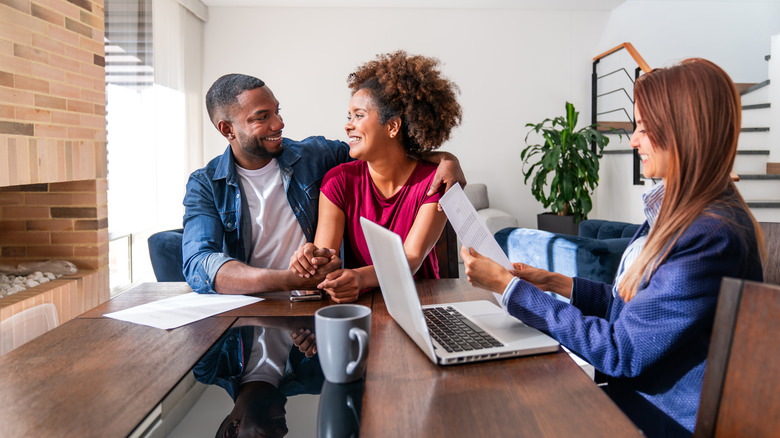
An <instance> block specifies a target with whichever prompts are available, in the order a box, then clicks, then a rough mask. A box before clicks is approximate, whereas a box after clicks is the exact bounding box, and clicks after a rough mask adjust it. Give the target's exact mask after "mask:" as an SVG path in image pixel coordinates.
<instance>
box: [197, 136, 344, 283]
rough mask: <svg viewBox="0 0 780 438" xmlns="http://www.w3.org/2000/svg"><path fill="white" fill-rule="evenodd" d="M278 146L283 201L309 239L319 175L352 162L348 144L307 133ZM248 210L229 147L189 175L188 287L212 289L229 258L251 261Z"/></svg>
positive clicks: (316, 202) (314, 221)
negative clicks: (280, 147)
mask: <svg viewBox="0 0 780 438" xmlns="http://www.w3.org/2000/svg"><path fill="white" fill-rule="evenodd" d="M282 148H283V152H282V155H281V156H280V157H278V158H277V162H278V163H279V168H280V170H281V176H282V182H283V184H284V190H285V192H286V193H287V201H288V202H289V204H290V208H292V210H293V214H294V215H295V217H296V219H297V220H298V225H299V226H300V227H301V230H303V234H304V236H306V240H307V241H309V242H311V241H312V240H313V239H314V232H315V231H316V229H317V210H318V207H319V195H320V183H321V182H322V177H323V176H324V175H325V173H326V172H327V171H328V170H330V169H331V168H332V167H334V166H336V165H338V164H341V163H344V162H346V161H349V160H350V158H349V147H348V146H347V145H346V144H345V143H343V142H340V141H332V140H326V139H325V138H323V137H309V138H306V139H304V140H301V141H293V140H290V139H287V138H285V139H283V140H282ZM248 211H249V208H248V206H247V201H246V196H245V195H244V190H243V188H242V187H241V183H240V180H239V177H238V174H237V172H236V165H235V158H234V156H233V151H232V149H231V147H230V146H228V148H227V149H226V150H225V153H224V154H222V155H221V156H219V157H216V158H214V159H213V160H211V161H210V162H209V163H208V164H207V165H206V167H204V168H202V169H199V170H196V171H195V172H193V173H192V174H191V175H190V178H189V181H188V182H187V193H186V194H185V195H184V237H183V239H182V255H183V260H184V262H183V263H184V266H183V272H184V277H185V278H186V280H187V283H189V285H190V287H191V288H192V290H194V291H195V292H198V293H216V291H215V290H214V278H215V277H216V275H217V271H218V270H219V268H220V267H221V266H222V265H223V264H225V263H226V262H228V261H230V260H238V261H240V262H243V263H246V262H247V261H248V260H249V254H250V252H251V248H250V245H251V238H252V229H251V228H252V227H251V218H249V217H248V215H247V214H245V213H244V212H248ZM267 219H268V221H269V222H271V221H272V220H273V218H267ZM283 225H284V226H292V224H283Z"/></svg>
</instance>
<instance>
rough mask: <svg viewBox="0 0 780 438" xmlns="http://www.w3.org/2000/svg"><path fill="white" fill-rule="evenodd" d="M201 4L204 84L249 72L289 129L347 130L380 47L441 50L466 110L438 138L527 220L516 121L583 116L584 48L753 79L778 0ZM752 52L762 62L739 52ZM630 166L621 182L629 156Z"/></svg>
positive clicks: (212, 146)
mask: <svg viewBox="0 0 780 438" xmlns="http://www.w3.org/2000/svg"><path fill="white" fill-rule="evenodd" d="M704 3H706V5H705V4H704ZM674 8H678V10H679V11H680V12H678V13H674V12H672V11H671V10H670V9H672V10H673V9H674ZM702 11H704V13H703V12H702ZM209 14H210V18H209V21H208V22H207V23H206V27H205V49H204V60H205V61H204V62H205V65H204V69H203V81H204V85H203V92H204V94H205V91H206V89H207V88H208V87H209V86H210V85H211V83H212V82H213V81H214V80H215V79H216V78H217V77H219V76H220V75H222V74H226V73H233V72H240V73H247V74H252V75H255V76H258V77H260V78H262V79H263V80H265V81H266V82H267V83H268V84H269V86H270V88H271V89H272V90H273V91H274V93H275V94H276V97H277V98H278V99H279V101H280V102H281V106H282V113H283V115H284V116H285V122H286V128H285V133H284V135H285V136H286V137H290V138H294V139H299V138H303V137H305V136H308V135H325V136H327V137H329V138H344V131H343V125H344V121H345V115H346V108H347V103H348V100H349V93H348V91H347V88H346V77H347V75H348V74H349V73H350V72H351V71H352V70H354V69H355V67H357V66H358V65H359V64H361V63H363V62H365V61H368V60H370V59H372V58H373V57H374V55H375V54H377V53H383V52H388V51H393V50H397V49H404V50H407V51H408V52H410V53H415V54H423V55H428V56H435V57H437V58H439V59H440V60H441V61H442V62H443V67H442V70H443V72H444V73H445V74H446V75H447V76H448V77H450V78H451V79H453V80H454V81H455V82H456V83H458V84H459V86H460V88H461V91H462V95H461V104H462V105H463V116H464V117H463V124H462V126H461V127H459V128H457V129H456V131H455V132H454V134H453V136H452V139H451V140H450V141H449V142H448V143H447V144H446V145H445V146H444V147H443V149H444V150H448V151H451V152H453V153H455V154H456V155H457V156H458V157H459V158H460V161H461V164H462V166H463V168H464V170H465V172H466V176H467V178H468V179H469V181H471V182H484V183H486V184H487V185H488V188H489V192H490V200H491V204H492V206H493V207H497V208H501V209H503V210H506V211H508V212H510V213H511V214H513V215H514V216H516V217H518V218H519V219H520V224H521V225H522V226H526V227H533V228H535V227H536V218H535V216H536V214H537V213H540V212H542V210H543V208H542V206H541V205H540V204H538V203H537V202H536V201H535V200H534V199H533V197H532V196H531V195H530V190H529V189H528V188H526V187H525V186H524V184H523V178H522V174H521V173H520V165H521V163H520V151H521V149H522V147H523V146H524V142H523V139H524V137H525V134H526V132H527V129H526V128H525V124H526V123H528V122H535V123H536V122H540V121H542V120H543V119H544V118H547V117H554V116H557V115H561V114H562V113H563V107H564V102H565V101H567V100H568V101H571V102H572V103H574V105H575V106H576V107H577V109H578V110H580V111H581V114H580V120H582V121H583V123H584V122H586V121H589V120H590V71H591V58H592V57H593V56H595V55H597V54H599V53H601V52H603V51H605V50H606V49H608V48H611V47H613V46H615V45H617V44H619V43H621V42H623V41H631V42H632V43H634V45H635V46H636V47H637V49H638V50H639V51H640V53H642V54H643V56H644V57H645V59H646V60H647V61H648V62H649V63H650V65H651V66H660V65H664V64H665V63H666V62H667V60H674V59H679V58H682V57H687V56H708V57H710V58H712V59H713V60H715V61H716V62H719V63H721V64H722V65H723V66H724V67H725V68H726V69H727V70H728V71H731V70H730V69H731V68H732V66H734V67H733V69H734V71H736V72H737V73H736V74H734V75H735V78H734V79H735V80H737V81H748V80H750V81H758V80H763V79H761V75H762V73H761V68H763V69H764V70H763V75H764V77H765V75H766V65H764V64H761V63H764V61H763V56H764V55H765V54H767V53H769V52H768V47H769V35H772V34H773V33H777V32H778V30H780V3H778V2H776V1H775V2H749V1H748V2H738V1H724V2H701V1H698V2H690V1H678V2H666V1H628V2H626V3H623V4H622V5H621V6H618V7H617V8H615V9H614V10H613V11H612V12H609V11H576V10H555V11H553V10H521V9H402V8H394V9H382V8H350V9H346V8H269V7H254V8H253V7H210V8H209ZM732 19H733V20H734V21H733V22H732V21H727V20H732ZM756 21H757V22H756ZM771 28H775V30H774V31H770V29H771ZM682 29H685V30H684V31H683V30H682ZM764 40H766V41H764ZM713 41H714V42H715V43H716V44H721V43H722V42H723V41H728V45H727V47H728V50H724V51H722V52H723V53H721V50H718V49H713V48H712V47H711V45H712V44H713ZM754 46H758V47H757V48H755V47H754ZM748 47H749V48H750V49H749V50H748V49H747V48H748ZM752 51H755V52H757V53H760V56H759V55H756V57H758V59H757V60H753V59H752V55H749V56H748V55H746V52H752ZM731 52H735V53H731ZM743 58H744V59H745V62H748V63H749V65H748V66H743V65H742V60H743ZM747 58H751V59H749V60H748V59H747ZM754 64H755V65H754ZM743 70H744V71H743ZM737 74H738V75H739V77H737ZM204 129H205V143H204V151H205V152H204V160H208V159H210V157H214V156H216V155H218V154H220V153H222V151H223V150H224V148H225V147H226V146H227V143H226V142H225V141H224V139H222V138H221V137H220V136H219V134H218V133H217V132H216V130H214V128H213V127H212V126H211V124H210V123H207V124H206V125H205V128H204ZM626 172H627V174H628V175H629V176H628V178H629V181H630V168H627V169H626ZM602 190H604V189H603V187H600V188H599V189H598V191H597V193H596V196H597V201H598V197H599V196H601V195H600V191H602ZM634 191H636V189H634V188H631V187H628V188H619V189H618V190H617V192H615V191H614V190H613V193H605V195H604V196H602V197H603V198H605V199H607V198H609V199H611V201H610V205H616V204H620V205H621V206H624V205H631V207H628V208H623V207H621V208H620V209H617V211H616V209H604V208H601V207H600V205H601V204H599V203H597V207H596V209H595V210H594V212H593V213H592V214H591V217H597V218H605V219H625V218H627V217H632V216H631V213H629V211H636V208H638V203H636V202H634V203H633V204H631V203H629V202H628V201H627V199H631V200H636V198H637V196H636V195H635V194H634V193H633V192H634ZM616 200H621V201H622V202H618V201H616ZM600 210H604V211H603V213H602V211H600Z"/></svg>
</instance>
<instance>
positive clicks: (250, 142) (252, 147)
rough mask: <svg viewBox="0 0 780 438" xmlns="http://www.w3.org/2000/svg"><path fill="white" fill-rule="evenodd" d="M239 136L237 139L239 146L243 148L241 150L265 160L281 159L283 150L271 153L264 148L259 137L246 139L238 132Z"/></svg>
mask: <svg viewBox="0 0 780 438" xmlns="http://www.w3.org/2000/svg"><path fill="white" fill-rule="evenodd" d="M237 134H238V135H237V136H236V138H237V139H238V144H239V145H240V146H241V150H243V151H244V152H246V153H247V154H249V155H252V156H254V157H257V158H263V159H271V158H277V157H280V156H281V155H282V152H283V151H284V150H283V149H282V148H279V150H278V151H276V152H270V151H269V150H268V149H266V148H265V147H263V145H262V144H261V143H260V140H258V138H257V137H248V136H247V137H245V136H244V134H243V133H241V132H237Z"/></svg>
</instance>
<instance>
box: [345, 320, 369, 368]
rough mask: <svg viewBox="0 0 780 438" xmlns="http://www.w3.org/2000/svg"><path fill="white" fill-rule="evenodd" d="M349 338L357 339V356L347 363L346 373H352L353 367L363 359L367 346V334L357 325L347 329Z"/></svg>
mask: <svg viewBox="0 0 780 438" xmlns="http://www.w3.org/2000/svg"><path fill="white" fill-rule="evenodd" d="M349 338H350V339H353V340H354V339H355V338H357V341H358V357H357V359H355V360H353V361H351V362H350V363H348V364H347V374H352V373H354V372H355V368H357V367H358V365H359V364H360V363H361V362H363V360H364V359H365V355H366V349H367V347H368V334H367V333H366V331H365V330H363V329H361V328H359V327H352V328H351V329H349Z"/></svg>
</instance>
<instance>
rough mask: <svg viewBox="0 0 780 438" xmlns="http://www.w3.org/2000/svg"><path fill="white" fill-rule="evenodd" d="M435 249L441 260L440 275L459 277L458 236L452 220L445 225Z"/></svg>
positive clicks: (442, 276)
mask: <svg viewBox="0 0 780 438" xmlns="http://www.w3.org/2000/svg"><path fill="white" fill-rule="evenodd" d="M434 251H436V258H437V259H438V261H439V277H440V278H458V251H459V248H458V236H457V234H456V233H455V229H454V228H452V225H451V224H450V221H447V225H445V226H444V230H442V232H441V236H439V240H438V241H436V245H435V246H434Z"/></svg>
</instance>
